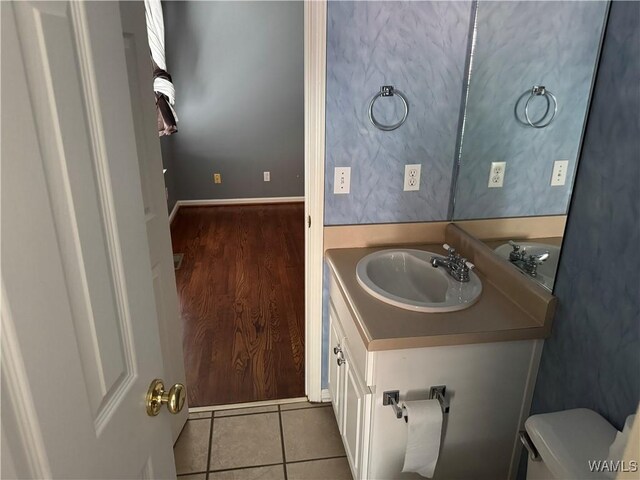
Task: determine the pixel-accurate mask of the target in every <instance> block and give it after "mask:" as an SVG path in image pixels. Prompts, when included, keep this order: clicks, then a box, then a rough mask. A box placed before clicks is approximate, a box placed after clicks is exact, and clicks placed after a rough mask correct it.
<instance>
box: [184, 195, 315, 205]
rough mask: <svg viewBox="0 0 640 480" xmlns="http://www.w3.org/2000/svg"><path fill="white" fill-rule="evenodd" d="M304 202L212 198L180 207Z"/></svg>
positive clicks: (296, 198)
mask: <svg viewBox="0 0 640 480" xmlns="http://www.w3.org/2000/svg"><path fill="white" fill-rule="evenodd" d="M292 202H304V197H263V198H212V199H209V200H178V205H180V206H185V207H186V206H187V205H193V206H206V205H256V204H260V203H292Z"/></svg>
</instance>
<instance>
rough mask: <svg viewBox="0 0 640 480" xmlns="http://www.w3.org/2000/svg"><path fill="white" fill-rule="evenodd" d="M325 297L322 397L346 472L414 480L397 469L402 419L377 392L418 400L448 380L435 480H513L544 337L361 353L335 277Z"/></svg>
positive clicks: (362, 343)
mask: <svg viewBox="0 0 640 480" xmlns="http://www.w3.org/2000/svg"><path fill="white" fill-rule="evenodd" d="M329 303H330V306H329V322H330V325H329V331H330V334H329V337H330V338H329V349H330V351H329V364H328V374H329V379H328V380H329V394H330V396H331V400H332V402H333V408H334V411H335V415H336V419H337V422H338V426H339V429H340V434H341V437H342V441H343V443H344V447H345V451H346V454H347V458H348V461H349V465H350V466H351V471H352V474H353V477H354V479H357V480H358V479H381V480H382V479H384V480H388V479H419V478H422V477H420V476H419V475H417V474H414V473H402V465H403V462H404V451H405V448H406V440H407V424H406V423H405V422H404V421H403V420H401V419H397V418H396V416H395V415H394V412H393V410H392V408H391V407H390V406H383V404H382V394H383V392H384V391H387V390H399V391H400V403H402V402H403V401H406V400H421V399H426V398H428V393H429V387H430V386H435V385H446V387H447V397H448V399H449V402H450V413H448V414H445V415H444V421H443V436H442V446H441V450H440V457H439V460H438V466H437V468H436V472H435V476H434V478H435V479H440V480H444V479H447V480H452V479H465V480H468V479H470V478H473V479H474V480H479V479H487V480H489V479H490V480H498V479H507V478H508V479H514V478H515V476H516V474H517V469H518V463H519V459H520V452H521V446H520V444H519V442H518V440H517V439H518V431H519V430H520V429H521V428H522V426H523V424H524V420H526V417H527V415H528V412H529V407H530V402H531V397H532V394H533V388H534V386H535V377H536V374H537V368H538V362H539V358H540V353H541V349H542V343H543V342H542V340H535V339H534V340H521V341H504V342H494V343H476V344H465V345H450V346H433V347H420V348H397V349H387V350H378V351H373V350H372V351H369V350H367V347H366V344H365V341H364V340H363V335H362V334H361V329H363V328H366V326H363V325H362V324H358V323H357V322H358V321H359V320H358V319H357V316H356V315H355V314H354V313H353V311H352V310H351V309H350V308H349V307H348V300H347V298H346V297H345V296H344V295H343V293H342V291H341V289H340V287H339V285H338V284H337V281H336V280H335V278H332V279H331V282H330V302H329ZM388 321H389V322H393V321H394V319H393V318H388ZM399 333H400V332H399ZM400 340H401V341H399V343H398V345H399V346H401V345H402V344H403V342H402V339H400ZM409 421H410V420H409Z"/></svg>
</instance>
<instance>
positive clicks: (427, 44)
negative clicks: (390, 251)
mask: <svg viewBox="0 0 640 480" xmlns="http://www.w3.org/2000/svg"><path fill="white" fill-rule="evenodd" d="M470 17H471V3H470V2H347V1H345V2H330V3H329V5H328V19H327V104H326V119H327V120H326V129H327V130H326V178H325V224H326V225H338V224H362V223H385V222H410V221H429V220H444V219H446V217H447V208H448V204H449V190H450V184H451V173H452V170H453V162H454V158H455V146H456V138H457V130H458V120H459V116H460V104H461V100H462V86H463V77H464V69H465V59H466V55H467V43H468V32H469V25H470ZM381 85H393V86H395V87H396V88H397V89H398V90H401V91H402V92H403V93H404V94H405V95H406V96H407V98H408V101H409V105H410V111H409V117H408V119H407V121H406V123H405V124H404V125H403V126H402V127H400V128H399V129H397V130H395V131H392V132H382V131H380V130H377V129H376V128H375V127H373V125H371V123H370V122H369V119H368V117H367V109H368V104H369V100H370V99H371V97H372V96H373V95H374V94H375V93H376V92H378V91H379V90H380V86H381ZM398 106H399V99H397V98H396V99H392V98H386V99H381V100H379V101H378V102H377V103H376V107H379V108H378V109H377V110H375V113H376V116H377V117H378V118H379V119H380V120H384V121H385V122H389V123H393V122H395V121H396V120H397V119H399V118H400V115H401V112H400V111H398V108H397V107H398ZM409 163H420V164H422V177H421V188H420V191H419V192H403V177H404V165H405V164H409ZM336 166H338V167H349V166H350V167H351V193H350V194H349V195H334V194H333V175H334V167H336Z"/></svg>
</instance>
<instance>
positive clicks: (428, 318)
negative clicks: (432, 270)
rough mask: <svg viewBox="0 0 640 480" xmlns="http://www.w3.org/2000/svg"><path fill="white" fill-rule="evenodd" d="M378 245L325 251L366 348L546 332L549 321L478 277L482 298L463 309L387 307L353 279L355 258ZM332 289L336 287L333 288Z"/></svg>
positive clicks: (434, 248) (503, 338) (457, 342)
mask: <svg viewBox="0 0 640 480" xmlns="http://www.w3.org/2000/svg"><path fill="white" fill-rule="evenodd" d="M384 248H390V247H380V248H344V249H333V250H327V252H326V258H327V260H328V263H329V265H330V268H331V273H332V276H333V279H335V282H336V285H337V287H338V289H339V291H340V293H342V296H343V298H344V300H345V302H346V304H347V307H348V309H349V311H350V313H351V315H352V316H353V319H354V320H355V323H356V326H357V328H358V330H359V333H360V335H361V337H362V340H363V341H364V344H365V346H366V347H367V350H370V351H375V350H393V349H402V348H417V347H432V346H441V345H461V344H470V343H486V342H500V341H514V340H528V339H536V338H545V337H547V336H549V333H550V330H551V323H550V322H549V321H545V319H541V318H536V316H535V315H533V314H530V313H528V312H527V311H525V310H524V309H523V308H522V307H521V306H520V305H519V304H518V303H516V302H514V301H512V300H511V299H510V298H509V297H508V296H507V295H505V294H504V293H503V292H502V291H501V290H500V289H499V288H498V286H497V285H499V283H498V282H492V281H490V280H489V278H487V276H486V274H485V272H482V271H481V270H479V269H478V268H476V270H474V271H475V272H476V273H477V274H478V276H479V277H480V279H481V280H482V294H481V296H480V300H478V302H477V303H475V304H474V305H473V306H471V307H469V308H467V309H466V310H459V311H457V312H447V313H420V312H413V311H410V310H404V309H401V308H398V307H394V306H392V305H388V304H386V303H384V302H382V301H380V300H378V299H376V298H374V297H372V296H371V295H369V294H368V293H367V292H365V291H364V290H363V289H362V287H360V285H359V284H358V280H357V278H356V265H357V263H358V261H359V260H360V259H361V258H362V257H364V256H365V255H368V254H369V253H371V252H375V251H377V250H382V249H384ZM411 248H417V249H420V250H428V251H432V252H435V253H438V254H444V250H443V249H442V247H441V246H440V245H418V246H414V245H412V246H411ZM334 291H335V290H334Z"/></svg>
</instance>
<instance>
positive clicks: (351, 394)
mask: <svg viewBox="0 0 640 480" xmlns="http://www.w3.org/2000/svg"><path fill="white" fill-rule="evenodd" d="M343 348H344V349H345V358H346V360H347V362H346V363H345V364H344V365H343V368H344V396H343V399H342V400H343V411H344V432H343V434H342V436H343V441H344V447H345V451H346V453H347V459H348V460H349V463H350V464H351V469H352V473H353V476H354V478H356V479H358V478H362V475H361V473H362V471H361V469H362V448H363V441H364V439H363V437H362V433H363V428H364V422H365V398H366V395H367V388H366V386H365V385H364V384H363V383H362V381H361V380H360V379H359V378H358V376H357V373H356V369H355V368H353V366H352V365H351V358H350V356H349V351H348V349H347V348H346V345H345V346H343Z"/></svg>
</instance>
